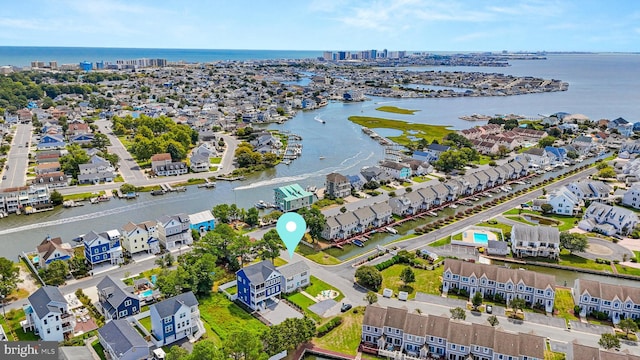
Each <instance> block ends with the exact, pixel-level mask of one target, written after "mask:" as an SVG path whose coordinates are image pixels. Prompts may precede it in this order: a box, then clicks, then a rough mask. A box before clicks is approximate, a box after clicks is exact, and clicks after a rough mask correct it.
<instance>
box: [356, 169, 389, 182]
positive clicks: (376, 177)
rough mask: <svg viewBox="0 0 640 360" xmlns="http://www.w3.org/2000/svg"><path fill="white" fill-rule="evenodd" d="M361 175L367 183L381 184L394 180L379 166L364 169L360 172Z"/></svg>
mask: <svg viewBox="0 0 640 360" xmlns="http://www.w3.org/2000/svg"><path fill="white" fill-rule="evenodd" d="M360 174H362V176H363V177H364V179H365V180H366V181H377V182H380V181H386V180H391V179H392V178H391V176H389V175H388V174H387V173H386V172H384V171H383V170H382V168H381V167H379V166H367V167H363V168H362V170H360Z"/></svg>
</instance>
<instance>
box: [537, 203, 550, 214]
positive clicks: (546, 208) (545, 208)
mask: <svg viewBox="0 0 640 360" xmlns="http://www.w3.org/2000/svg"><path fill="white" fill-rule="evenodd" d="M540 209H542V213H543V214H551V213H552V212H553V205H551V204H542V205H540Z"/></svg>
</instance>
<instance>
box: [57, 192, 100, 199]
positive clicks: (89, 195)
mask: <svg viewBox="0 0 640 360" xmlns="http://www.w3.org/2000/svg"><path fill="white" fill-rule="evenodd" d="M96 193H97V194H96ZM96 193H92V192H87V193H80V194H70V195H64V196H63V198H64V200H65V201H66V200H73V201H80V200H89V199H91V198H93V197H97V196H98V195H104V191H97V192H96Z"/></svg>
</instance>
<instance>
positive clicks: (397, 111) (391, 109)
mask: <svg viewBox="0 0 640 360" xmlns="http://www.w3.org/2000/svg"><path fill="white" fill-rule="evenodd" d="M376 110H378V111H384V112H390V113H394V114H404V115H413V114H414V113H415V112H417V111H420V110H409V109H403V108H399V107H396V106H380V107H377V108H376Z"/></svg>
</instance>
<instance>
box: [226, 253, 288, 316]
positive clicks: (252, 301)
mask: <svg viewBox="0 0 640 360" xmlns="http://www.w3.org/2000/svg"><path fill="white" fill-rule="evenodd" d="M236 281H237V285H236V286H237V289H238V293H237V294H238V300H240V301H241V302H242V303H244V304H245V305H247V306H248V307H249V308H250V309H252V310H259V309H264V308H265V307H266V306H267V305H268V303H269V302H270V301H273V300H272V299H274V298H277V297H278V296H279V295H280V293H281V292H282V287H281V286H282V274H280V272H279V271H278V270H276V268H275V267H274V266H273V264H272V263H271V262H270V261H268V260H263V261H261V262H259V263H256V264H252V265H249V266H247V267H245V268H242V269H240V270H238V271H237V272H236Z"/></svg>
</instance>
